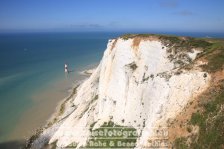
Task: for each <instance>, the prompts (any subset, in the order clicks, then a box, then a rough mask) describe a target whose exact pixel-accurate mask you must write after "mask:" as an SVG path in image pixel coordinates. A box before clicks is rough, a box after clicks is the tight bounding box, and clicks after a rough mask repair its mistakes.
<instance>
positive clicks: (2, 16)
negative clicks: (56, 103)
mask: <svg viewBox="0 0 224 149" xmlns="http://www.w3.org/2000/svg"><path fill="white" fill-rule="evenodd" d="M14 30H30V31H32V30H37V31H38V30H40V31H45V30H53V31H63V30H65V31H108V30H113V31H114V30H115V31H116V30H149V31H152V30H154V31H161V30H162V31H182V32H195V31H197V32H224V0H0V31H14Z"/></svg>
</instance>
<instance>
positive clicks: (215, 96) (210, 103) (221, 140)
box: [174, 80, 224, 149]
mask: <svg viewBox="0 0 224 149" xmlns="http://www.w3.org/2000/svg"><path fill="white" fill-rule="evenodd" d="M210 92H211V94H210V96H207V97H206V98H205V97H204V99H203V101H201V102H202V103H201V104H200V106H201V109H202V110H200V111H197V112H196V113H193V114H192V116H191V119H190V123H189V124H190V125H197V126H199V133H198V134H197V136H196V139H191V142H188V141H187V138H183V137H181V138H177V139H176V140H175V142H174V145H175V147H176V148H181V149H185V148H193V149H198V148H208V149H209V148H211V149H213V148H215V149H222V148H223V147H224V80H223V81H222V82H221V83H220V85H219V86H218V87H216V88H215V89H213V90H211V91H210Z"/></svg>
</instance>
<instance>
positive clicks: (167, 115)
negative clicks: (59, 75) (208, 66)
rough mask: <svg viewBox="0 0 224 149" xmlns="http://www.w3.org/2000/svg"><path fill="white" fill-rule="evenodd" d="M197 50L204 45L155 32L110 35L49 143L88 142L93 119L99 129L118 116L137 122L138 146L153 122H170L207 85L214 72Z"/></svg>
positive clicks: (126, 122) (148, 134)
mask: <svg viewBox="0 0 224 149" xmlns="http://www.w3.org/2000/svg"><path fill="white" fill-rule="evenodd" d="M183 40H184V39H183ZM198 53H200V49H188V50H183V51H178V52H177V51H175V49H172V44H171V43H169V42H164V41H162V40H160V39H158V38H156V37H153V36H149V37H147V38H145V37H144V38H143V37H134V38H128V39H124V38H118V39H113V40H109V42H108V45H107V49H106V50H105V52H104V56H103V58H102V60H101V62H100V64H99V66H98V67H97V68H96V70H95V71H94V72H93V74H92V75H91V76H90V78H88V79H87V80H86V81H85V82H84V83H83V84H81V85H80V86H79V88H78V89H77V94H76V95H75V96H73V97H72V100H73V105H74V106H73V107H75V109H74V111H73V112H72V113H71V114H70V115H68V117H67V118H66V119H65V120H63V122H62V124H61V125H60V126H59V127H58V129H57V130H56V131H55V132H54V134H53V135H52V137H51V139H50V141H49V143H53V142H57V143H56V144H57V146H59V147H66V146H68V145H69V144H71V143H73V142H76V143H78V146H77V147H80V146H85V145H86V142H87V140H88V138H89V135H90V131H89V128H90V125H92V124H94V126H93V129H96V128H99V127H100V126H101V125H102V124H103V123H104V122H108V121H113V122H114V123H115V124H117V125H121V126H130V127H134V128H135V129H136V130H137V132H138V134H139V136H140V137H139V138H138V140H137V146H136V148H138V147H139V148H141V146H142V145H144V144H145V143H147V140H148V138H150V137H151V135H152V134H153V133H152V132H153V128H155V127H159V126H162V127H166V126H167V122H168V121H169V120H172V119H174V118H175V116H176V115H177V114H178V113H179V112H181V111H182V110H183V108H184V107H185V106H186V104H187V103H188V102H190V101H191V100H194V98H195V97H196V96H197V95H198V94H200V93H201V92H203V91H204V90H205V89H206V88H207V87H208V84H209V81H210V76H209V74H207V73H206V72H202V71H201V70H200V68H198V67H197V66H198V65H199V64H198V63H197V64H196V63H195V64H194V59H195V58H196V56H197V54H198ZM191 64H192V66H191V68H190V69H186V68H185V66H188V65H191ZM205 76H206V77H205Z"/></svg>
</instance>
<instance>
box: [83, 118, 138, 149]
mask: <svg viewBox="0 0 224 149" xmlns="http://www.w3.org/2000/svg"><path fill="white" fill-rule="evenodd" d="M94 125H95V123H93V124H92V125H91V126H90V132H91V134H92V136H91V138H90V139H89V140H88V143H87V146H86V147H84V148H104V149H105V148H126V149H127V148H134V147H135V144H136V139H137V135H136V134H137V132H136V129H134V128H133V127H125V126H119V125H116V124H115V123H113V122H112V121H109V122H107V123H106V122H105V123H104V124H103V125H102V126H101V127H100V128H98V129H95V130H92V128H93V126H94ZM100 132H102V134H100ZM94 134H95V135H94ZM97 134H98V135H97Z"/></svg>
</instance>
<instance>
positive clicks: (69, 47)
mask: <svg viewBox="0 0 224 149" xmlns="http://www.w3.org/2000/svg"><path fill="white" fill-rule="evenodd" d="M117 36H118V34H117V33H26V34H22V33H18V34H1V35H0V142H4V141H5V140H7V139H8V137H9V135H10V133H11V132H12V131H13V129H14V128H15V127H16V125H17V123H18V121H19V120H20V118H21V117H22V115H23V114H24V112H26V111H27V110H28V109H29V108H30V107H33V106H35V105H33V104H34V102H33V100H32V95H33V94H35V92H37V91H39V90H40V89H43V88H47V84H48V83H49V82H53V81H54V80H58V79H62V78H64V63H68V64H69V68H70V69H72V70H75V71H76V72H77V71H80V70H82V68H84V67H86V66H88V65H89V64H92V63H97V62H99V61H100V59H101V57H102V55H103V51H104V50H105V48H106V45H107V41H108V39H110V38H113V37H117ZM74 76H75V75H74ZM73 80H75V77H74V79H73ZM46 100H47V99H46ZM42 102H44V101H42ZM27 121H29V120H27Z"/></svg>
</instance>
